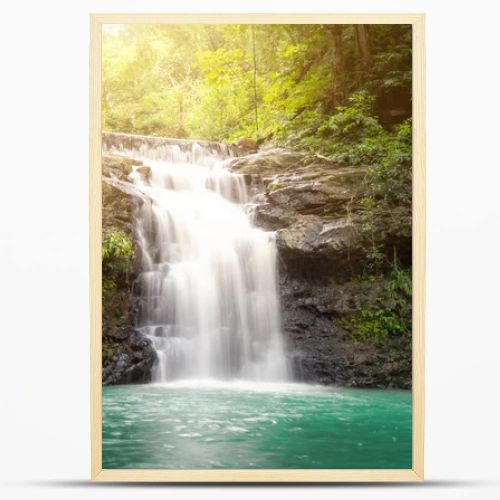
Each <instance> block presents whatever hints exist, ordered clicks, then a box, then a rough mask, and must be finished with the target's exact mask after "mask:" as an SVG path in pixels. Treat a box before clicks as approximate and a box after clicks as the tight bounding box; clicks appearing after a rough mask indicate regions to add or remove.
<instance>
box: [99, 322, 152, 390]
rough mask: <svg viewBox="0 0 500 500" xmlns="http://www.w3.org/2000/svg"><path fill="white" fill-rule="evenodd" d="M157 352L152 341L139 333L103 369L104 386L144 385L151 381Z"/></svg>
mask: <svg viewBox="0 0 500 500" xmlns="http://www.w3.org/2000/svg"><path fill="white" fill-rule="evenodd" d="M155 361H156V351H155V350H154V348H153V346H152V344H151V341H150V340H149V339H148V338H147V337H144V336H143V335H142V334H140V333H139V332H137V331H134V332H133V333H132V335H130V336H129V337H128V338H127V341H126V342H124V343H122V344H121V345H120V347H119V348H118V349H117V351H116V353H115V355H114V356H113V359H112V360H111V362H110V363H109V364H108V365H107V366H105V367H104V368H103V375H102V383H103V385H114V384H143V383H147V382H150V381H151V371H152V368H153V366H154V363H155Z"/></svg>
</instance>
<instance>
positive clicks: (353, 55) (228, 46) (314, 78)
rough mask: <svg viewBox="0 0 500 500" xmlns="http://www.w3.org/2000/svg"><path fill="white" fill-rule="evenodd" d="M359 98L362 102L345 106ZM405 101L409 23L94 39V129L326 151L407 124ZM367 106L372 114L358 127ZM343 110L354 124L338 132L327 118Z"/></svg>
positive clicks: (219, 28) (146, 28) (145, 31)
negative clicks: (99, 55) (97, 107)
mask: <svg viewBox="0 0 500 500" xmlns="http://www.w3.org/2000/svg"><path fill="white" fill-rule="evenodd" d="M359 91H363V92H365V93H366V95H368V96H371V98H368V99H367V98H365V97H362V98H356V97H354V96H353V94H355V93H356V92H359ZM351 96H352V98H351V99H350V97H351ZM410 96H411V26H409V25H370V26H367V25H126V26H116V25H113V26H111V27H109V28H108V29H107V30H105V32H104V37H103V94H102V107H103V118H104V130H113V131H122V132H129V133H140V134H150V135H166V136H170V137H172V136H173V137H194V138H203V139H217V140H231V139H233V138H236V137H239V136H246V137H253V138H254V139H258V138H266V139H271V138H275V139H276V140H279V141H282V142H290V143H293V144H297V143H298V144H303V145H307V144H308V143H309V144H310V145H311V146H312V147H314V148H317V149H321V150H325V151H331V150H332V146H333V144H334V142H336V139H339V138H340V139H342V138H343V137H344V133H347V134H348V135H349V136H350V140H351V141H352V140H353V139H354V138H355V137H358V138H360V137H362V136H363V135H366V134H368V135H369V134H371V133H375V134H376V133H377V132H378V130H377V129H378V123H379V122H380V123H382V124H383V125H384V126H390V125H393V124H394V123H396V122H400V121H402V120H403V119H405V118H408V117H410V115H411V102H410ZM370 99H371V104H370V105H373V107H374V110H375V112H376V117H375V118H374V117H372V118H373V119H371V118H370V117H366V118H367V119H366V120H365V117H364V115H363V113H364V112H365V111H366V110H367V108H366V105H367V103H368V101H369V100H370ZM350 102H351V103H354V104H357V106H355V107H353V108H352V111H351V112H347V111H346V110H345V109H344V119H345V120H347V121H351V122H352V121H353V120H354V121H355V122H357V124H356V126H355V127H354V128H352V127H351V128H349V129H347V130H343V129H344V126H343V123H342V120H340V119H337V120H333V121H332V117H333V116H335V115H336V114H337V112H338V110H339V107H340V110H342V109H343V108H342V107H343V106H346V105H348V104H349V103H350ZM355 115H357V116H355ZM359 120H361V121H359ZM354 129H356V130H354ZM356 131H357V133H356Z"/></svg>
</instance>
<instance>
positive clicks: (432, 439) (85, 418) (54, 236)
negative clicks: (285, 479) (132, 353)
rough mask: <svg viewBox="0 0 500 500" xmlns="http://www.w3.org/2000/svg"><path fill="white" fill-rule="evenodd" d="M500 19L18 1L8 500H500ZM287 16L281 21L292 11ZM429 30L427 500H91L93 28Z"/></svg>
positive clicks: (462, 6)
mask: <svg viewBox="0 0 500 500" xmlns="http://www.w3.org/2000/svg"><path fill="white" fill-rule="evenodd" d="M497 4H498V2H494V1H491V2H487V1H485V0H476V1H474V2H465V1H455V2H438V1H436V0H434V1H411V0H409V1H402V0H400V1H397V0H392V1H390V0H379V1H377V2H373V1H368V0H366V1H353V0H350V1H348V0H344V1H335V0H331V1H329V2H321V1H320V0H308V1H307V2H295V3H293V5H292V3H291V2H289V1H288V2H282V3H281V4H279V3H276V2H275V3H270V2H268V1H265V0H253V1H252V2H248V3H246V4H243V5H241V4H238V5H236V4H235V3H234V2H229V1H222V0H213V1H211V2H205V3H203V2H201V1H197V2H195V1H190V0H184V1H183V2H172V1H165V0H164V1H154V0H142V1H140V2H139V1H135V2H134V1H127V0H122V1H120V2H113V1H111V0H102V1H87V2H84V1H81V0H72V1H66V2H63V1H61V2H57V1H55V0H44V1H43V2H40V1H32V2H29V1H25V0H11V1H10V2H4V3H3V5H2V26H1V27H0V38H1V40H0V50H1V52H2V59H1V64H2V72H1V76H0V86H1V93H0V97H1V100H2V102H1V105H0V127H1V133H0V137H1V142H2V152H1V154H0V169H1V175H0V214H1V224H0V311H1V316H0V332H1V337H0V356H1V358H0V370H1V372H0V381H1V382H0V383H1V384H2V392H1V395H2V398H1V401H2V412H1V419H2V422H1V423H0V471H1V472H0V475H1V477H2V480H4V481H5V483H4V484H3V486H2V488H5V490H6V495H5V496H4V498H9V499H11V498H20V497H26V498H37V499H44V498H47V499H56V498H68V497H69V496H71V497H72V498H101V497H104V496H106V498H120V499H125V498H132V496H135V497H137V496H139V495H140V496H141V497H147V498H150V497H151V498H152V497H155V498H160V497H163V498H164V497H165V496H167V495H175V496H179V497H182V498H190V497H191V498H207V499H211V498H218V499H219V498H224V499H225V498H233V497H234V496H235V495H238V496H239V497H240V498H242V499H246V498H251V497H254V496H255V495H271V494H272V495H273V496H275V498H287V499H292V498H302V497H303V495H315V496H317V498H329V497H331V495H332V494H334V495H339V496H341V498H342V499H344V498H347V499H350V498H364V497H365V496H367V495H368V494H370V495H372V497H373V498H383V499H387V498H400V497H401V495H402V494H404V495H405V496H406V497H408V498H421V497H426V498H427V497H430V498H434V497H436V498H443V499H447V498H453V499H454V498H475V499H482V498H498V495H499V492H500V489H499V486H498V484H492V483H490V482H489V481H491V480H492V479H493V478H494V477H495V476H497V477H498V466H499V459H498V457H499V451H500V438H499V435H500V433H499V430H498V425H499V409H500V405H499V399H498V394H499V390H498V381H499V370H498V365H499V360H500V326H499V324H500V323H499V310H500V304H499V289H498V284H499V283H500V270H499V266H498V263H497V260H498V254H499V247H500V203H499V201H498V200H499V196H498V192H499V188H498V185H499V183H500V164H499V161H498V159H499V155H500V153H499V144H500V139H499V125H498V117H499V115H500V109H499V104H498V98H499V91H500V82H499V64H498V60H499V58H498V54H497V49H498V47H499V43H498V26H499V23H498V11H496V9H495V6H496V5H497ZM280 5H281V6H282V7H281V8H280ZM238 10H239V11H247V12H250V11H254V12H263V11H266V10H272V11H274V12H277V11H280V10H284V11H288V12H292V11H295V12H305V11H308V12H314V11H326V12H342V11H343V12H354V11H359V12H374V11H381V12H383V11H388V12H391V11H392V12H404V11H407V12H412V11H413V12H426V13H427V15H428V18H427V27H428V29H427V47H428V50H427V69H428V162H427V176H428V292H427V296H428V307H427V419H426V420H427V430H426V438H427V439H426V474H427V478H428V480H429V484H428V485H425V486H416V487H404V488H403V487H383V486H378V487H366V486H365V487H361V486H357V487H342V488H341V489H342V491H337V490H338V489H339V488H340V487H335V488H333V489H331V488H330V489H328V488H326V487H317V488H314V489H311V490H309V491H305V490H303V489H296V488H290V487H288V488H283V487H274V488H272V489H270V488H268V487H265V488H264V487H262V488H246V489H242V490H241V491H236V490H235V489H234V488H224V489H222V488H210V489H201V488H175V489H174V488H167V489H164V488H163V487H154V486H153V487H151V486H150V487H134V488H130V487H129V488H124V487H120V488H119V487H115V486H98V485H96V486H94V485H90V486H89V485H87V484H86V483H85V481H86V480H87V478H88V476H89V404H88V393H89V370H88V366H89V360H88V306H87V302H88V293H87V287H88V277H87V275H88V265H87V257H88V250H87V247H88V240H87V232H88V231H87V212H88V204H87V135H88V64H87V61H88V13H89V12H112V11H118V12H133V11H138V12H141V11H143V12H144V11H151V12H161V11H163V12H169V11H170V12H190V11H201V12H203V11H212V12H216V11H218V12H231V11H238Z"/></svg>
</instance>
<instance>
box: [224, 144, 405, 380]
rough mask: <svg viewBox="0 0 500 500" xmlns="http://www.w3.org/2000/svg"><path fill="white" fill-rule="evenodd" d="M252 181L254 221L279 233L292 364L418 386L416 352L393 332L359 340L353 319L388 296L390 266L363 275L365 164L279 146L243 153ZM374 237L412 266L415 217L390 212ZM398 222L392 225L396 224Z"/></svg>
mask: <svg viewBox="0 0 500 500" xmlns="http://www.w3.org/2000/svg"><path fill="white" fill-rule="evenodd" d="M231 168H232V170H233V171H235V172H239V173H243V174H246V175H248V176H250V178H251V184H252V185H253V186H254V190H255V192H256V193H257V194H256V196H255V200H254V201H255V207H254V220H255V223H256V224H257V225H258V226H260V227H262V228H265V229H268V230H273V231H276V241H277V247H278V252H279V260H280V294H281V301H282V318H283V328H284V332H285V335H286V338H287V341H288V344H289V349H290V352H291V357H292V360H293V365H294V370H295V373H296V375H297V376H298V377H300V378H301V379H303V380H305V381H309V382H316V383H324V384H331V383H334V384H339V385H347V386H357V387H400V388H408V387H410V386H411V350H410V351H408V349H402V347H401V342H400V341H399V340H394V339H390V338H388V339H383V338H381V339H378V341H377V342H374V341H372V340H369V339H365V340H361V341H360V340H356V336H355V335H354V334H353V331H352V329H350V328H348V327H347V325H348V324H349V320H350V319H351V318H353V317H355V315H357V314H359V312H360V311H363V310H370V307H372V306H374V305H375V304H377V305H380V304H381V302H383V301H384V300H385V299H384V290H385V287H386V284H387V283H386V282H387V278H386V277H385V276H384V274H383V273H381V274H379V275H378V276H377V277H376V278H374V277H373V276H371V277H370V279H364V276H365V264H366V249H367V248H368V247H369V246H370V244H372V243H373V242H372V241H368V240H369V239H370V238H371V237H372V235H367V234H366V232H365V231H363V227H362V217H361V206H362V205H361V203H362V198H363V195H364V190H365V187H364V183H363V178H364V176H365V173H366V171H365V169H363V168H361V167H346V166H342V165H338V164H335V163H333V162H331V161H330V160H328V159H326V158H323V157H320V156H315V155H308V154H304V153H297V152H290V151H286V150H281V149H268V150H263V151H261V152H259V153H257V154H253V155H249V156H245V157H241V158H237V159H235V160H233V161H232V164H231ZM387 217H388V218H390V221H387V222H388V223H387V227H388V228H389V229H388V230H387V231H386V232H385V233H384V234H380V235H377V236H376V237H377V238H379V239H381V240H382V241H378V242H377V243H378V244H379V245H380V246H381V247H382V248H383V249H384V251H387V252H388V253H394V254H397V255H398V258H399V259H400V260H401V261H403V263H404V265H409V264H410V262H411V220H410V219H409V215H408V214H407V213H404V212H401V213H398V212H397V211H395V212H394V213H391V214H388V215H387ZM391 228H392V229H391Z"/></svg>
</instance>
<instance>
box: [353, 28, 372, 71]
mask: <svg viewBox="0 0 500 500" xmlns="http://www.w3.org/2000/svg"><path fill="white" fill-rule="evenodd" d="M355 27H356V40H357V42H358V49H359V54H360V56H361V65H362V67H363V69H364V70H365V71H367V70H369V69H370V68H371V66H372V62H373V60H372V53H371V50H370V41H369V39H368V26H367V25H366V24H356V25H355Z"/></svg>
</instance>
